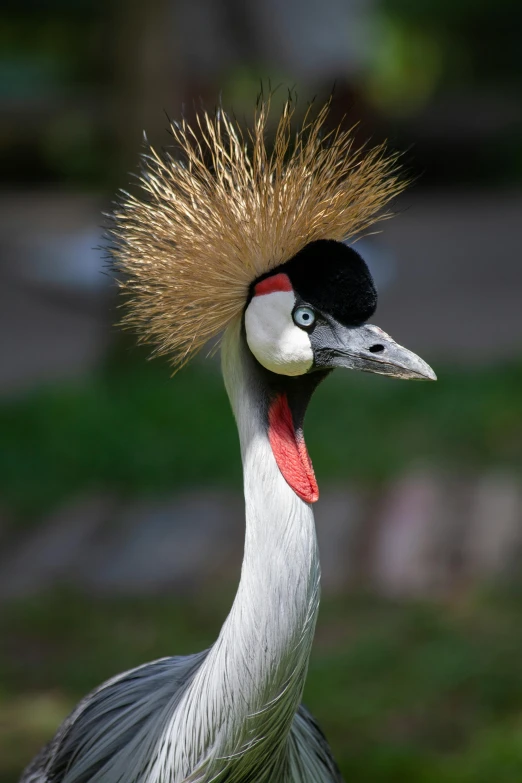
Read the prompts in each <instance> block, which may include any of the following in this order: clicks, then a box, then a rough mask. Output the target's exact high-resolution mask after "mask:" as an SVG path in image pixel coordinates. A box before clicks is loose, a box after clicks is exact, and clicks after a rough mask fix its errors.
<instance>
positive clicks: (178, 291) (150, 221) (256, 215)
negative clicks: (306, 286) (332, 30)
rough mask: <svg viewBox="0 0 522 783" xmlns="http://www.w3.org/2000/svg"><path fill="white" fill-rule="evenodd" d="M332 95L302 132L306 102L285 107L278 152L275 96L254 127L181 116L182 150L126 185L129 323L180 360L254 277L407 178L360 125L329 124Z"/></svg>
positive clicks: (117, 215) (371, 209) (118, 236)
mask: <svg viewBox="0 0 522 783" xmlns="http://www.w3.org/2000/svg"><path fill="white" fill-rule="evenodd" d="M329 106H330V104H329V103H327V104H326V105H325V106H323V108H322V109H321V110H320V111H319V112H318V113H317V115H316V116H315V118H314V119H312V111H313V108H312V107H311V108H310V109H309V110H308V112H307V113H306V116H305V118H304V120H303V122H302V124H301V127H300V129H299V130H298V131H297V133H296V134H295V136H294V135H293V133H292V118H293V114H294V111H295V105H294V102H293V101H292V99H289V100H288V101H287V102H286V104H285V106H284V109H283V111H282V114H281V117H280V119H279V122H278V125H277V128H276V131H275V140H274V145H273V148H272V151H271V152H269V151H268V149H267V145H266V140H265V137H266V134H267V123H268V119H269V113H270V100H265V101H260V102H259V104H258V107H257V111H256V115H255V120H254V124H253V127H252V129H251V130H250V131H248V133H247V134H243V133H242V131H241V129H240V126H239V124H238V123H237V122H236V120H235V119H232V118H230V117H229V116H227V115H226V114H225V113H224V112H223V111H221V110H218V111H217V112H216V113H215V114H213V115H211V114H209V113H207V112H202V113H201V114H199V115H198V116H197V118H196V124H195V126H194V127H192V126H190V125H189V124H188V123H187V122H186V121H182V122H180V123H172V125H171V132H172V136H173V137H174V141H175V143H176V146H177V147H178V148H179V154H178V155H176V156H174V155H172V154H165V155H164V156H161V155H159V154H158V153H157V152H156V151H155V150H154V149H153V148H149V149H148V152H147V154H146V155H144V156H143V168H142V172H141V174H140V176H139V185H140V188H141V195H140V196H134V195H130V194H128V193H123V195H122V198H121V201H120V204H119V206H118V207H117V208H116V210H115V212H114V214H113V216H112V217H113V221H112V227H111V229H110V235H111V241H112V247H111V255H112V258H113V264H114V267H115V270H116V276H117V277H119V276H120V274H121V275H122V278H121V279H119V280H118V282H119V285H120V286H121V287H122V289H123V291H124V293H125V294H126V295H127V296H128V305H129V307H128V313H127V315H126V316H125V317H124V319H123V323H124V325H126V326H132V327H135V328H137V329H138V331H139V333H140V339H141V341H145V342H153V343H155V345H156V348H155V351H154V353H156V354H168V355H169V356H170V357H171V359H172V361H173V363H174V365H175V366H180V365H182V364H184V363H185V362H186V361H188V360H189V359H190V358H191V357H192V356H193V355H194V354H195V353H196V352H197V351H198V350H199V349H200V348H201V347H202V346H203V345H204V344H205V343H206V342H207V341H208V340H209V339H210V338H213V337H215V336H216V335H218V334H219V333H220V332H221V331H222V330H223V329H224V328H225V327H226V326H227V324H228V323H229V322H230V321H231V320H232V319H233V318H234V317H236V316H238V315H240V314H241V313H242V311H243V309H244V307H245V303H246V301H247V297H248V292H249V288H250V285H251V284H252V282H253V281H254V280H255V279H256V278H258V277H260V276H261V275H263V274H266V273H267V272H269V271H270V270H271V269H272V268H274V267H277V266H278V265H280V264H281V263H283V262H285V261H287V260H289V259H290V258H292V257H293V256H295V254H296V253H298V252H299V251H300V250H302V248H303V247H305V246H306V245H307V244H308V243H309V242H312V241H314V240H317V239H335V240H339V241H342V240H346V239H349V238H353V237H356V236H357V235H360V234H361V232H365V231H366V230H367V229H368V228H369V227H370V226H371V225H372V224H373V223H374V222H375V220H376V219H377V218H382V217H387V216H388V215H382V214H381V211H382V209H383V207H384V206H385V205H386V204H387V203H388V202H389V201H390V199H391V198H393V197H394V196H395V195H397V194H398V193H399V192H400V191H401V190H402V189H403V188H404V181H403V180H402V179H401V178H400V177H399V172H398V166H397V156H396V155H387V154H386V152H385V149H384V147H383V146H382V145H381V146H378V147H376V148H374V149H371V150H369V151H365V150H355V149H354V140H353V133H352V132H351V131H343V130H341V129H337V130H335V131H331V132H325V123H326V119H327V116H328V111H329Z"/></svg>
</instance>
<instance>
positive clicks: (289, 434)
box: [263, 275, 319, 503]
mask: <svg viewBox="0 0 522 783" xmlns="http://www.w3.org/2000/svg"><path fill="white" fill-rule="evenodd" d="M285 277H286V275H285ZM263 282H264V281H263ZM268 439H269V441H270V445H271V447H272V452H273V454H274V457H275V460H276V462H277V466H278V468H279V470H280V471H281V473H282V474H283V477H284V479H285V481H286V482H287V484H289V485H290V486H291V487H292V489H293V490H294V492H295V494H296V495H297V496H298V497H300V498H301V500H304V501H305V502H306V503H315V502H316V500H318V499H319V487H318V486H317V481H316V478H315V473H314V469H313V466H312V462H311V460H310V457H309V456H308V451H307V449H306V444H305V442H304V438H303V435H302V433H301V432H297V433H296V431H295V428H294V421H293V418H292V411H291V410H290V406H289V404H288V400H287V397H286V394H281V395H279V396H278V397H276V399H275V400H274V401H273V402H272V403H271V405H270V408H269V410H268Z"/></svg>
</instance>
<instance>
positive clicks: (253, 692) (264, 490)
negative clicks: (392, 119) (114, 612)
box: [177, 323, 320, 781]
mask: <svg viewBox="0 0 522 783" xmlns="http://www.w3.org/2000/svg"><path fill="white" fill-rule="evenodd" d="M254 361H255V360H254V359H253V358H252V356H251V354H250V352H249V350H248V348H247V346H246V343H245V340H244V337H243V335H242V332H241V324H240V323H235V324H233V325H232V326H231V327H229V329H228V330H227V333H226V335H225V340H224V345H223V374H224V378H225V384H226V387H227V391H228V394H229V397H230V401H231V404H232V408H233V411H234V414H235V417H236V421H237V426H238V431H239V438H240V443H241V455H242V460H243V471H244V490H245V503H246V535H245V550H244V559H243V565H242V571H241V580H240V584H239V588H238V591H237V594H236V597H235V600H234V604H233V606H232V609H231V611H230V614H229V615H228V617H227V619H226V621H225V623H224V625H223V627H222V629H221V632H220V635H219V637H218V639H217V641H216V643H215V645H214V646H213V647H212V649H211V650H210V652H209V655H208V657H207V658H206V660H205V662H204V664H203V665H202V667H201V668H200V670H199V671H198V673H197V674H196V676H195V678H194V680H193V682H192V684H191V686H190V688H189V689H188V690H187V692H186V694H185V697H184V699H183V700H182V703H181V704H180V709H179V710H178V711H177V714H178V716H179V718H180V725H179V726H178V728H179V729H181V731H182V732H183V726H182V725H181V724H182V723H183V722H184V721H183V717H182V716H183V714H184V713H185V718H186V714H187V711H188V712H190V713H191V720H190V721H186V722H185V726H187V725H190V726H191V731H190V734H191V736H190V737H188V736H186V740H185V743H184V745H185V751H186V753H187V765H188V766H187V769H191V768H192V769H194V768H193V766H192V767H191V763H193V762H195V763H196V767H197V769H196V771H193V774H192V775H191V776H190V777H189V778H187V779H188V780H191V781H192V780H194V781H199V780H202V779H205V780H208V779H209V777H208V775H209V773H211V776H210V779H216V780H217V779H220V777H219V776H220V775H221V774H222V772H223V771H224V770H225V769H226V768H227V766H228V763H227V759H228V760H230V759H231V758H232V757H234V758H235V759H236V762H235V763H234V764H233V767H234V774H233V778H230V779H231V780H232V779H233V780H234V781H235V780H236V774H237V779H238V780H244V779H246V777H245V775H246V773H248V774H249V775H250V774H253V773H254V772H255V771H256V770H258V772H257V777H255V778H254V777H252V779H256V780H258V781H264V780H270V779H271V774H272V773H273V770H274V765H276V764H277V763H278V760H279V763H280V762H281V761H282V759H283V758H284V755H285V752H286V741H287V737H288V733H289V731H290V728H291V725H292V721H293V718H294V714H295V712H296V710H297V708H298V706H299V702H300V700H301V694H302V690H303V686H304V680H305V676H306V671H307V666H308V658H309V654H310V648H311V645H312V640H313V635H314V628H315V621H316V616H317V610H318V604H319V577H320V570H319V559H318V552H317V542H316V535H315V526H314V518H313V513H312V509H311V507H310V506H309V505H308V504H307V503H305V502H303V501H302V500H300V499H299V498H298V497H297V495H296V494H295V493H294V492H293V490H292V489H291V488H290V487H289V486H288V484H287V483H286V481H285V480H284V478H283V477H282V475H281V473H280V471H279V469H278V467H277V464H276V461H275V459H274V456H273V454H272V450H271V447H270V443H269V441H268V437H267V431H266V423H265V422H266V409H267V389H266V388H265V387H264V385H263V383H262V380H261V376H260V373H259V372H258V371H256V366H255V364H254ZM197 727H199V729H198V728H197ZM185 734H186V732H185ZM178 736H180V735H178ZM201 758H204V759H205V762H203V763H202V764H201V763H199V764H198V762H197V761H196V759H199V760H201ZM248 779H250V777H249V778H248ZM228 780H229V778H228V777H227V781H228Z"/></svg>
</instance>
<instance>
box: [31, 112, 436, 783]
mask: <svg viewBox="0 0 522 783" xmlns="http://www.w3.org/2000/svg"><path fill="white" fill-rule="evenodd" d="M327 113H328V105H326V106H325V107H324V108H323V109H322V110H321V111H320V112H319V113H318V114H317V116H316V117H315V119H311V118H310V115H309V114H308V115H307V117H306V118H305V120H304V123H303V125H302V126H301V129H300V130H299V132H298V133H297V134H296V135H295V137H294V136H293V135H292V131H291V126H292V114H293V107H292V104H291V102H290V101H289V102H288V103H287V104H286V106H285V108H284V110H283V112H282V115H281V118H280V120H279V123H278V126H277V130H276V133H275V145H274V148H273V151H271V152H270V153H269V152H268V151H267V149H266V145H265V134H266V131H267V119H268V114H269V105H268V102H262V103H260V104H259V106H258V109H257V113H256V118H255V122H254V125H253V127H252V129H251V131H250V133H249V134H248V136H247V137H243V136H242V134H241V131H240V130H239V127H238V126H237V123H236V122H235V121H234V120H231V119H230V118H229V117H227V116H226V115H225V114H224V113H223V112H221V111H218V112H217V113H216V114H215V115H208V114H207V113H202V114H201V115H200V116H199V117H198V121H197V127H196V128H193V127H190V126H189V125H188V124H187V123H186V122H182V123H179V124H177V123H175V124H173V125H172V134H173V136H174V139H175V142H176V144H177V146H178V148H179V150H178V153H177V154H176V156H171V155H166V156H160V155H158V154H157V153H156V152H155V151H154V150H153V149H152V148H151V149H149V151H148V154H147V155H145V156H144V159H143V170H142V174H141V177H140V185H141V195H140V196H139V197H136V196H133V195H129V194H127V193H124V194H123V196H122V198H121V201H120V204H119V206H118V207H117V208H116V210H115V213H114V215H113V223H112V229H111V232H112V255H113V258H114V265H115V268H116V270H117V273H119V277H120V278H121V279H120V284H121V286H122V287H123V290H124V293H126V294H127V295H128V300H129V312H128V315H127V316H126V319H125V320H126V322H127V324H128V325H132V326H134V327H137V328H138V330H139V331H140V333H141V336H142V339H145V340H151V341H152V342H153V343H155V344H156V351H157V352H158V353H162V354H168V355H170V356H171V357H172V358H173V361H174V364H175V365H176V366H180V365H182V364H184V363H185V362H186V361H187V360H188V359H190V358H191V357H192V355H193V354H194V353H195V352H196V351H197V350H198V349H199V348H200V347H201V346H202V345H203V344H204V343H206V342H207V341H208V340H209V339H210V338H212V337H215V336H216V335H218V334H220V333H223V338H222V344H221V350H222V368H223V376H224V381H225V385H226V389H227V392H228V395H229V398H230V402H231V405H232V408H233V412H234V415H235V419H236V422H237V427H238V431H239V439H240V444H241V456H242V461H243V473H244V493H245V506H246V534H245V547H244V558H243V565H242V570H241V578H240V582H239V587H238V590H237V594H236V597H235V600H234V603H233V605H232V608H231V610H230V613H229V615H228V617H227V618H226V620H225V622H224V624H223V627H222V628H221V631H220V633H219V637H218V639H217V641H216V642H215V644H214V645H213V646H212V647H211V648H210V649H209V650H205V651H204V652H201V653H197V654H195V655H190V656H188V657H170V658H162V659H161V660H158V661H153V662H152V663H147V664H145V665H143V666H140V667H138V668H137V669H133V670H132V671H128V672H125V673H123V674H120V675H118V676H117V677H114V678H113V679H111V680H109V681H108V682H105V683H104V684H103V685H101V686H100V687H99V688H97V689H96V690H95V691H93V692H92V693H91V694H90V695H88V696H87V697H86V698H85V699H83V701H81V702H80V704H79V705H78V706H77V708H76V709H75V710H74V712H73V713H72V714H71V715H70V716H69V717H68V718H67V719H66V720H65V722H64V723H63V724H62V726H61V727H60V728H59V729H58V732H57V734H56V736H55V737H54V739H53V740H51V742H50V743H49V744H48V745H47V746H46V747H45V748H44V749H43V750H42V751H41V752H40V754H39V755H38V756H37V757H36V758H35V759H34V761H33V762H32V763H31V764H30V766H29V767H28V768H27V769H26V771H25V772H24V774H23V775H22V779H21V781H22V783H182V782H183V783H210V781H216V782H219V783H222V782H225V781H226V783H333V781H341V780H342V778H341V775H340V773H339V770H338V768H337V765H336V763H335V761H334V759H333V757H332V754H331V751H330V749H329V747H328V744H327V742H326V740H325V738H324V736H323V734H322V733H321V731H320V729H319V728H318V726H317V724H316V723H315V721H314V719H313V718H312V716H311V715H310V713H309V712H308V711H307V710H306V708H305V707H303V706H302V705H301V696H302V691H303V686H304V682H305V678H306V672H307V667H308V659H309V655H310V649H311V646H312V641H313V637H314V628H315V622H316V617H317V611H318V606H319V582H320V568H319V557H318V551H317V544H316V535H315V527H314V516H313V510H312V506H313V503H314V502H315V501H316V500H317V499H318V487H317V482H316V479H315V475H314V471H313V467H312V463H311V461H310V458H309V456H308V452H307V449H306V446H305V442H304V439H303V418H304V414H305V410H306V407H307V404H308V402H309V400H310V397H311V395H312V393H313V391H314V390H315V388H316V387H317V385H318V384H319V383H320V382H321V381H323V380H324V378H325V377H326V376H327V375H328V374H329V373H331V372H332V370H334V369H335V368H337V367H345V368H348V369H353V370H362V371H364V372H373V373H380V374H381V375H389V376H392V377H396V378H416V379H432V380H434V379H435V375H434V373H433V371H432V370H431V369H430V367H429V366H428V365H427V364H425V362H423V361H422V359H420V358H419V357H418V356H416V355H415V354H413V353H411V352H410V351H408V350H406V349H405V348H402V347H401V346H400V345H398V344H397V343H396V342H394V341H393V339H392V338H391V337H389V336H388V335H387V334H385V333H384V332H383V331H381V329H379V328H378V327H377V326H373V325H370V324H368V323H367V321H368V319H369V318H371V316H372V315H373V313H374V311H375V308H376V304H377V294H376V291H375V288H374V284H373V281H372V278H371V275H370V273H369V271H368V268H367V266H366V264H365V262H364V261H363V259H362V258H361V257H360V255H359V254H358V253H357V252H356V251H355V250H354V249H353V247H350V246H349V245H348V244H346V241H347V240H349V239H350V238H352V239H353V238H354V237H355V236H357V235H360V234H361V232H364V231H365V230H367V229H368V228H369V226H370V225H371V224H372V223H373V222H374V221H375V220H376V219H377V217H378V216H379V215H381V214H382V209H383V207H384V206H385V205H386V204H387V203H388V202H389V200H390V199H391V198H392V197H393V196H394V195H396V194H397V193H398V192H399V191H400V190H401V188H402V183H401V181H400V180H399V178H398V174H397V165H396V159H395V158H394V157H393V156H387V155H386V153H385V152H384V150H383V149H382V148H376V149H373V150H370V151H355V150H354V148H353V143H352V136H351V135H350V133H349V132H344V131H341V130H337V131H335V132H333V133H326V132H324V126H325V120H326V117H327Z"/></svg>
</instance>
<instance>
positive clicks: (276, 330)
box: [245, 291, 314, 375]
mask: <svg viewBox="0 0 522 783" xmlns="http://www.w3.org/2000/svg"><path fill="white" fill-rule="evenodd" d="M294 304H295V297H294V294H293V292H292V291H274V292H273V293H271V294H265V295H263V296H254V298H253V299H252V301H251V302H250V304H249V305H248V307H247V309H246V312H245V329H246V338H247V343H248V347H249V348H250V350H251V351H252V353H253V354H254V356H255V357H256V359H257V360H258V362H259V363H260V364H262V365H263V367H266V369H267V370H271V371H272V372H276V373H279V374H280V375H303V374H304V373H305V372H307V370H309V369H310V367H311V366H312V363H313V360H314V355H313V351H312V345H311V343H310V337H309V335H308V334H307V333H306V332H305V331H303V329H300V328H299V327H298V326H296V325H295V324H294V321H293V319H292V310H293V309H294Z"/></svg>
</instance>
